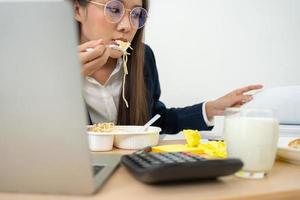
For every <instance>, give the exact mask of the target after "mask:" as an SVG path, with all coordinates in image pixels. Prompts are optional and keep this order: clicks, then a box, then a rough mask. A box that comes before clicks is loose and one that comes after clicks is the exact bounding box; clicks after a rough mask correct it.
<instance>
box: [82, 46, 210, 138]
mask: <svg viewBox="0 0 300 200" xmlns="http://www.w3.org/2000/svg"><path fill="white" fill-rule="evenodd" d="M144 67H145V68H144V71H145V73H144V74H145V83H146V87H147V100H148V108H149V114H150V116H149V117H153V116H154V115H156V114H160V115H161V118H160V119H159V120H158V121H157V122H156V123H154V126H159V127H161V129H162V132H161V133H165V134H176V133H178V132H180V131H181V130H183V129H196V130H211V128H212V127H208V126H207V125H206V123H205V121H204V119H203V115H202V103H200V104H196V105H193V106H187V107H184V108H167V107H166V106H165V104H164V103H163V102H161V101H160V100H159V98H160V94H161V91H160V84H159V77H158V72H157V67H156V62H155V57H154V54H153V51H152V49H151V48H150V47H149V46H148V45H145V66H144ZM88 117H89V123H90V124H91V123H92V122H91V118H90V116H89V115H88Z"/></svg>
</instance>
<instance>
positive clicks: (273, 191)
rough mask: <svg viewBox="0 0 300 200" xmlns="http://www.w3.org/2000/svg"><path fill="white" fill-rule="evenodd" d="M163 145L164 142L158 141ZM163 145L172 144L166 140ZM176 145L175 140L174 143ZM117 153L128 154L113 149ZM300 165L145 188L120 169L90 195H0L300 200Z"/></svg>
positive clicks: (26, 197)
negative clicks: (259, 174) (251, 176)
mask: <svg viewBox="0 0 300 200" xmlns="http://www.w3.org/2000/svg"><path fill="white" fill-rule="evenodd" d="M162 143H166V142H162ZM167 143H174V141H168V142H167ZM176 143H178V141H177V142H176ZM114 152H118V153H128V152H130V151H122V150H115V151H114ZM299 177H300V166H299V165H293V164H288V163H284V162H280V161H277V162H276V163H275V165H274V167H273V169H272V171H271V172H270V173H269V175H268V176H267V177H266V178H264V179H263V180H248V179H241V178H237V177H235V176H228V177H223V178H220V179H219V180H217V181H206V182H200V181H199V182H189V183H177V184H168V185H158V186H155V185H145V184H143V183H141V182H139V181H137V180H136V179H134V177H133V176H131V175H130V174H129V173H128V172H127V170H126V169H125V167H123V166H120V167H119V168H118V169H117V170H116V172H115V173H114V174H113V175H112V177H111V178H110V179H109V180H108V181H107V183H106V184H105V185H104V186H103V187H102V188H101V189H100V190H99V191H98V192H97V194H96V195H93V196H57V195H41V194H10V193H0V199H1V200H2V199H3V200H4V199H5V200H12V199H18V200H38V199H43V200H44V199H45V200H52V199H53V200H54V199H55V200H71V199H72V200H73V199H74V200H79V199H83V200H84V199H89V200H93V199H101V200H115V199H116V200H117V199H130V200H135V199H136V200H141V199H143V200H148V199H149V200H153V199H159V200H164V199H166V200H167V199H168V200H177V199H178V200H185V199H187V200H192V199H198V200H199V199H254V198H255V199H256V200H257V199H270V200H271V199H272V200H276V199H300V178H299Z"/></svg>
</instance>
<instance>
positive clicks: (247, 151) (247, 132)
mask: <svg viewBox="0 0 300 200" xmlns="http://www.w3.org/2000/svg"><path fill="white" fill-rule="evenodd" d="M278 135H279V125H278V121H277V119H276V118H275V116H274V111H273V110H271V109H254V108H228V109H226V110H225V120H224V139H225V142H226V145H227V154H228V157H230V158H239V159H241V160H242V161H243V163H244V166H243V168H242V170H241V171H239V172H237V173H236V175H237V176H239V177H243V178H253V179H259V178H263V177H264V176H265V175H266V174H267V173H268V172H269V171H270V170H271V169H272V166H273V164H274V160H275V156H276V147H277V141H278Z"/></svg>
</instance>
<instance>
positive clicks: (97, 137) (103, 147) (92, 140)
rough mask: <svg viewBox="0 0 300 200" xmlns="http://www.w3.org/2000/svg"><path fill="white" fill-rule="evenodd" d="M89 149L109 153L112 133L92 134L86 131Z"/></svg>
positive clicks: (111, 146) (112, 137)
mask: <svg viewBox="0 0 300 200" xmlns="http://www.w3.org/2000/svg"><path fill="white" fill-rule="evenodd" d="M87 134H88V140H89V148H90V150H91V151H110V150H112V148H113V143H114V133H113V132H92V131H87Z"/></svg>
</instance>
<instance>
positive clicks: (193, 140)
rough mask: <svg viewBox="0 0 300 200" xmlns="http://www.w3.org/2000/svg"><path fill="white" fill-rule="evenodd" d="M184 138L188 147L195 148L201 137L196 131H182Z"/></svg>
mask: <svg viewBox="0 0 300 200" xmlns="http://www.w3.org/2000/svg"><path fill="white" fill-rule="evenodd" d="M182 132H183V134H184V137H185V139H186V142H187V146H188V147H197V146H198V145H199V144H200V140H201V135H200V132H199V131H197V130H190V129H187V130H183V131H182Z"/></svg>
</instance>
